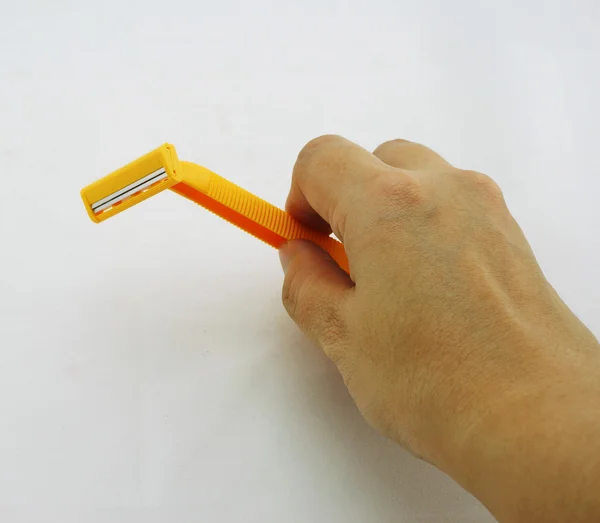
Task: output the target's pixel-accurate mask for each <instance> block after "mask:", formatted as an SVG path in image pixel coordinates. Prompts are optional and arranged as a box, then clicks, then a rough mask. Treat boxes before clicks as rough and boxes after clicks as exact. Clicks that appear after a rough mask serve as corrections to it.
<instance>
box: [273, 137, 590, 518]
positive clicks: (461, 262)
mask: <svg viewBox="0 0 600 523" xmlns="http://www.w3.org/2000/svg"><path fill="white" fill-rule="evenodd" d="M287 210H288V211H289V212H290V213H291V214H292V215H294V216H295V217H296V218H298V219H299V220H301V221H302V222H304V223H306V224H307V225H310V226H312V227H314V228H317V229H319V230H321V231H324V232H331V231H333V232H334V233H335V235H336V236H337V237H338V238H339V239H340V240H342V241H343V243H344V246H345V249H346V252H347V255H348V259H349V263H350V275H348V274H346V273H345V272H343V271H342V270H341V269H340V268H339V267H338V266H337V265H336V263H335V262H334V261H333V260H332V259H331V258H330V257H329V256H328V255H327V254H325V253H324V252H323V251H321V250H320V249H319V248H318V247H316V246H315V245H313V244H310V243H307V242H302V241H293V242H289V243H288V244H287V245H285V246H284V247H283V248H282V249H281V258H282V264H283V266H284V270H285V272H286V274H285V282H284V288H283V302H284V305H285V307H286V309H287V311H288V312H289V314H290V316H291V317H292V318H293V319H294V321H295V322H296V323H297V324H298V325H299V326H300V328H301V329H302V330H303V331H304V332H305V333H306V334H307V335H308V336H310V337H311V338H312V339H313V340H314V341H315V342H316V343H318V344H319V345H320V346H321V347H322V349H323V350H324V351H325V353H326V354H327V355H328V356H329V357H330V358H331V360H333V362H334V363H335V364H336V365H337V368H338V369H339V371H340V373H341V375H342V377H343V379H344V382H345V383H346V386H347V387H348V390H349V392H350V394H351V395H352V398H353V399H354V401H355V402H356V405H357V406H358V408H359V410H360V411H361V413H362V414H363V416H364V417H365V418H366V419H367V421H369V422H370V423H371V424H372V425H373V426H374V427H376V428H377V429H379V430H380V431H382V432H383V433H385V434H386V435H387V436H389V437H390V438H392V439H394V440H395V441H397V442H399V443H401V444H402V445H404V446H405V447H406V448H408V449H410V450H411V451H412V452H414V453H415V454H417V455H419V456H421V457H423V458H424V459H426V460H428V461H429V462H431V463H433V464H435V465H436V466H438V467H439V468H441V469H442V470H444V471H446V472H447V473H449V474H450V475H452V476H453V477H454V478H455V479H457V481H459V482H460V483H462V484H463V486H465V487H466V488H467V489H469V490H471V491H472V492H473V493H474V494H475V495H477V496H478V497H480V499H482V501H483V502H484V503H486V505H487V506H488V507H489V508H490V510H492V512H493V513H494V514H495V515H496V516H497V517H502V518H504V517H506V518H507V519H508V520H510V521H514V520H518V518H521V517H523V518H525V519H523V520H527V521H533V520H534V519H532V518H531V517H530V516H531V514H538V512H536V511H539V504H540V503H542V504H543V501H541V500H538V503H537V504H536V501H535V499H538V498H539V497H540V496H541V497H542V498H543V499H545V498H544V495H546V494H547V492H548V491H551V490H552V489H553V488H561V487H560V486H559V485H560V481H561V477H560V476H561V474H563V473H564V471H565V470H566V468H568V467H566V468H565V467H564V466H563V465H564V463H563V462H562V461H561V462H560V463H561V466H562V467H563V468H562V469H561V470H562V472H561V474H555V473H554V472H556V471H554V472H553V471H550V472H548V471H546V472H544V471H541V472H542V473H543V476H544V477H543V478H542V480H543V481H541V482H540V483H539V485H538V486H537V487H536V488H538V490H540V492H537V491H536V492H532V491H531V490H532V489H531V488H528V487H527V485H523V486H522V488H521V487H519V488H521V491H520V492H517V493H515V492H514V491H515V490H516V489H517V485H518V484H519V482H518V480H519V478H521V479H523V481H524V482H525V483H527V482H531V481H532V478H529V475H530V474H534V472H532V471H531V469H532V467H536V466H538V465H540V466H543V464H544V463H546V464H547V465H546V466H548V464H549V463H550V461H548V460H549V459H550V456H552V457H555V456H557V455H558V456H559V458H558V459H563V458H564V459H565V460H566V459H570V457H569V456H563V455H562V453H566V454H570V453H572V451H573V448H577V447H578V446H579V445H580V444H582V440H581V438H583V437H584V436H585V437H592V438H593V437H594V436H595V442H594V444H593V448H594V449H595V457H594V458H593V459H595V461H594V463H596V464H597V465H596V468H595V469H593V470H595V472H593V473H592V472H590V474H595V473H597V476H594V475H592V476H590V477H593V478H594V479H595V480H599V481H600V459H598V451H600V422H599V420H600V410H598V405H600V351H599V349H598V343H597V341H596V340H595V338H594V336H593V335H592V334H591V333H590V332H589V331H588V330H587V329H586V328H585V326H584V325H583V324H582V323H581V322H580V321H579V320H578V319H577V318H576V317H575V316H574V315H573V314H572V312H571V311H570V310H569V309H568V308H567V307H566V306H565V304H564V303H563V302H562V301H561V299H560V298H559V296H558V295H557V294H556V292H555V291H554V290H553V288H552V287H551V286H550V284H549V283H548V282H547V281H546V279H545V277H544V275H543V273H542V271H541V270H540V268H539V266H538V264H537V262H536V260H535V257H534V255H533V253H532V251H531V248H530V246H529V244H528V243H527V240H526V239H525V237H524V235H523V232H522V231H521V229H520V228H519V226H518V224H517V223H516V222H515V220H514V218H513V217H512V216H511V214H510V212H509V210H508V208H507V206H506V202H505V200H504V197H503V195H502V192H501V190H500V188H499V187H498V186H497V185H496V183H494V182H493V181H492V180H491V179H490V178H489V177H487V176H485V175H484V174H480V173H477V172H473V171H465V170H461V169H457V168H455V167H453V166H452V165H450V164H449V163H448V162H447V161H446V160H444V159H443V158H442V157H440V156H439V155H438V154H436V153H435V152H433V151H431V150H430V149H428V148H427V147H424V146H422V145H418V144H415V143H411V142H407V141H403V140H395V141H391V142H387V143H385V144H383V145H381V146H380V147H378V148H377V149H376V150H375V152H374V153H373V154H371V153H369V152H368V151H366V150H364V149H362V148H361V147H359V146H357V145H355V144H353V143H351V142H349V141H347V140H344V139H343V138H340V137H337V136H324V137H321V138H318V139H316V140H313V141H312V142H310V143H309V144H308V145H306V146H305V148H304V149H303V150H302V152H301V153H300V155H299V157H298V160H297V162H296V165H295V167H294V172H293V180H292V188H291V192H290V195H289V197H288V201H287ZM575 405H576V406H577V408H573V407H574V406H575ZM594 409H596V410H594ZM574 411H577V413H574ZM542 413H543V415H542ZM592 413H595V414H598V416H596V415H595V414H594V415H592ZM540 418H541V419H540ZM515 421H516V422H517V425H518V426H515ZM588 422H589V423H588ZM557 426H558V428H559V430H555V429H556V427H557ZM567 426H568V427H567ZM566 427H567V428H566ZM574 427H575V428H574ZM553 431H554V432H556V433H557V434H558V435H557V436H556V438H555V439H557V440H561V442H556V444H555V443H554V442H553V441H554V440H553V439H552V438H553V436H552V433H553ZM571 433H573V434H571ZM549 434H550V435H549ZM565 437H566V438H567V440H568V438H569V437H572V438H573V439H574V442H573V443H572V445H570V444H565V443H564V441H563V440H564V438H565ZM536 438H545V439H544V440H543V441H542V442H541V443H539V447H536V449H534V450H532V449H531V445H532V440H533V442H535V440H536ZM561 445H562V446H561ZM563 447H564V448H563ZM526 449H527V450H526ZM581 459H584V460H586V461H587V460H588V457H587V456H585V457H583V458H581ZM510 460H516V461H519V460H520V461H521V462H522V463H523V464H524V465H523V467H524V468H523V467H521V468H522V469H523V470H520V471H519V472H515V471H516V470H517V469H518V468H519V467H518V466H517V465H515V464H514V463H512V465H511V461H510ZM576 461H577V460H576ZM577 463H579V461H577ZM589 463H590V462H589V461H587V464H588V465H589ZM492 464H494V465H492ZM557 466H558V465H557ZM573 466H575V465H573ZM490 467H492V468H490ZM494 467H495V468H494ZM588 469H590V467H588ZM588 469H586V470H588ZM503 471H504V472H503ZM553 474H554V475H555V476H556V475H558V476H559V477H557V478H556V482H558V483H556V485H555V483H552V482H551V481H550V479H548V478H550V477H554V476H553ZM490 475H491V476H492V477H491V478H490V477H489V476H490ZM590 477H587V479H586V481H591V480H590ZM544 481H545V482H546V483H548V482H550V483H549V484H547V485H546V484H545V483H544ZM490 483H491V484H490ZM577 492H579V490H578V491H577ZM597 492H600V486H599V487H598V490H597ZM563 494H564V492H563ZM519 496H520V497H519ZM523 496H527V498H526V499H531V500H532V501H531V503H532V504H533V507H532V508H531V510H529V509H527V506H528V504H527V502H523V500H522V499H521V498H522V497H523ZM536 496H537V498H536ZM598 497H599V498H600V496H598ZM578 503H580V504H581V502H580V501H578ZM553 506H554V505H552V504H551V503H549V504H548V507H550V508H551V507H553ZM524 507H525V508H524ZM596 508H598V510H599V512H598V513H594V514H600V504H598V506H597V505H593V509H594V510H595V509H596ZM552 510H553V511H554V512H552V511H551V512H550V513H549V514H551V516H552V517H556V515H557V514H559V513H558V512H557V510H558V509H552ZM549 514H546V513H544V517H545V519H543V520H544V521H554V519H552V517H550V516H549ZM557 517H561V516H560V514H559V515H558V516H557ZM598 517H600V516H598ZM567 519H569V518H567ZM540 521H541V519H540ZM557 521H558V519H557ZM560 521H563V519H560ZM569 521H575V518H571V519H569ZM582 521H584V520H583V519H582Z"/></svg>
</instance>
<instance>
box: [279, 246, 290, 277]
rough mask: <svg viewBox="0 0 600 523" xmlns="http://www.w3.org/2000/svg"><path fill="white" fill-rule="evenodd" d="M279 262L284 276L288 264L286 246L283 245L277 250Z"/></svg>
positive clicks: (288, 256) (288, 258)
mask: <svg viewBox="0 0 600 523" xmlns="http://www.w3.org/2000/svg"><path fill="white" fill-rule="evenodd" d="M279 261H280V262H281V268H282V269H283V273H284V274H285V272H286V271H287V268H288V265H289V263H290V254H289V252H288V246H287V244H284V245H282V246H281V247H280V248H279Z"/></svg>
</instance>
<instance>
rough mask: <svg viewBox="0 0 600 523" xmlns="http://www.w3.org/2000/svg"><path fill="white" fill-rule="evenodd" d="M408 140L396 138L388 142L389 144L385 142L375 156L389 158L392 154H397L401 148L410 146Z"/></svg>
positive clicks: (374, 152) (378, 148)
mask: <svg viewBox="0 0 600 523" xmlns="http://www.w3.org/2000/svg"><path fill="white" fill-rule="evenodd" d="M410 143H412V142H409V141H408V140H403V139H402V138H396V139H394V140H388V141H387V142H383V143H382V144H381V145H380V146H379V147H377V149H375V150H374V151H373V154H374V155H375V156H378V157H380V158H381V157H387V156H388V155H389V154H391V153H395V152H396V151H397V150H398V148H399V147H402V146H405V145H407V144H410Z"/></svg>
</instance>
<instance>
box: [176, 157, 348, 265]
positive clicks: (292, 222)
mask: <svg viewBox="0 0 600 523" xmlns="http://www.w3.org/2000/svg"><path fill="white" fill-rule="evenodd" d="M186 170H187V166H186ZM186 178H187V173H186V176H184V181H183V182H181V183H178V184H177V185H174V186H173V187H171V190H172V191H174V192H176V193H178V194H180V195H181V196H185V197H186V198H188V199H189V200H192V201H193V202H196V203H197V204H199V205H201V206H202V207H204V208H206V209H208V210H209V211H211V212H213V213H215V214H216V215H218V216H220V217H221V218H224V219H225V220H227V221H229V222H230V223H232V224H234V225H237V226H238V227H239V228H240V229H242V230H244V231H246V232H248V233H250V234H252V235H253V236H255V237H256V238H259V239H260V240H262V241H264V242H265V243H268V244H269V245H271V246H273V247H275V248H279V247H281V245H283V244H284V243H285V242H286V241H288V240H309V241H311V242H313V243H315V244H317V245H318V246H319V247H321V248H322V249H323V250H325V251H326V252H328V253H329V255H330V256H331V257H332V258H333V259H334V260H335V261H336V262H337V264H338V265H339V266H340V267H341V268H342V269H344V270H345V271H346V272H349V267H348V258H347V257H346V252H345V251H344V246H343V245H342V244H341V243H340V242H339V241H337V240H336V239H334V238H332V237H331V236H327V235H326V234H323V233H320V232H318V231H315V230H313V229H311V228H309V227H306V226H305V225H303V224H302V223H300V222H299V221H298V220H296V219H295V218H293V217H292V216H290V215H289V214H288V213H286V212H285V211H283V210H281V209H279V208H278V207H275V206H274V205H272V204H270V203H269V202H267V201H265V200H263V199H262V198H259V197H258V196H255V195H254V194H252V193H250V192H248V191H246V190H244V189H242V188H241V187H239V186H237V185H235V184H234V183H231V182H230V181H228V180H226V179H225V178H222V177H221V176H219V175H218V174H215V173H213V172H210V181H209V184H208V189H207V191H206V192H202V191H199V190H197V189H196V188H194V187H193V185H192V184H190V183H186Z"/></svg>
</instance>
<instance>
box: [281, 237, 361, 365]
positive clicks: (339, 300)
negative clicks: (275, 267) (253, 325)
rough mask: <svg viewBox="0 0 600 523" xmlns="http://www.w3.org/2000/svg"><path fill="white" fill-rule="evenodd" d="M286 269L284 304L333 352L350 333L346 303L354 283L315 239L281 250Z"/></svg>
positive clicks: (314, 338)
mask: <svg viewBox="0 0 600 523" xmlns="http://www.w3.org/2000/svg"><path fill="white" fill-rule="evenodd" d="M279 256H280V258H281V265H282V267H283V270H284V272H285V279H284V282H283V293H282V298H283V305H284V306H285V308H286V310H287V312H288V314H289V315H290V317H291V318H292V319H293V320H294V321H295V322H296V323H297V324H298V326H299V327H300V329H301V330H302V331H303V332H304V333H305V334H306V335H308V336H309V337H310V338H311V339H313V340H314V341H316V342H317V343H318V344H319V345H320V346H321V347H322V348H323V350H324V351H325V352H326V353H327V354H328V355H329V356H331V354H330V352H329V351H330V350H331V349H332V345H335V344H336V343H337V342H340V341H342V340H343V339H344V338H345V337H346V336H345V332H346V306H347V302H348V300H349V299H350V292H351V291H352V289H353V288H354V284H353V283H352V280H351V279H350V277H349V276H348V275H347V274H346V273H345V272H344V271H343V270H342V269H340V267H339V266H338V265H337V263H336V262H335V261H334V260H333V259H332V258H331V256H329V254H327V253H326V252H325V251H323V250H322V249H321V248H320V247H318V246H317V245H315V244H314V243H312V242H308V241H304V240H292V241H290V242H288V243H286V244H285V245H284V246H283V247H281V249H280V250H279Z"/></svg>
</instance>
